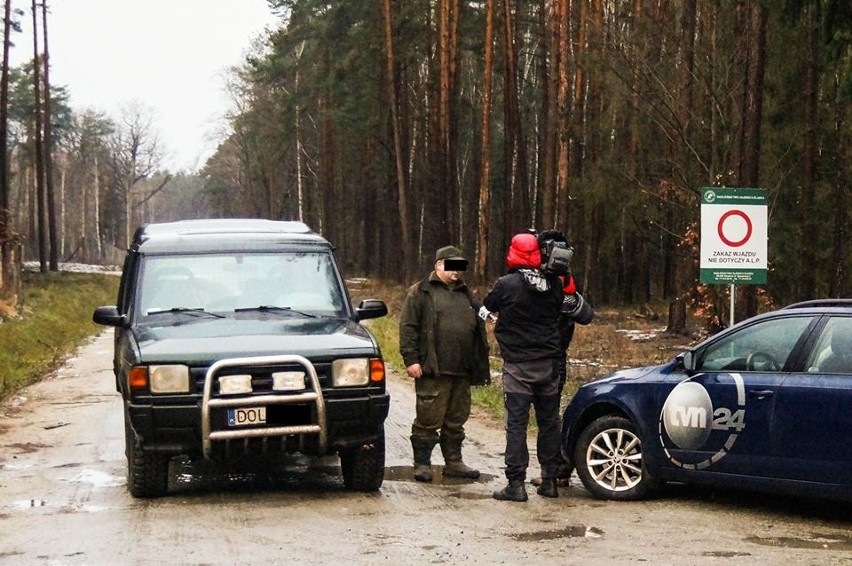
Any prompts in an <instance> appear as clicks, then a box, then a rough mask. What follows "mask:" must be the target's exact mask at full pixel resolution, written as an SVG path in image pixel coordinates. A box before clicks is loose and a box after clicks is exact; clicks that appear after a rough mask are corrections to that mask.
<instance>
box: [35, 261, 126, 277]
mask: <svg viewBox="0 0 852 566" xmlns="http://www.w3.org/2000/svg"><path fill="white" fill-rule="evenodd" d="M58 267H59V271H68V272H72V273H108V274H110V275H121V267H119V266H117V265H90V264H86V263H59V266H58ZM40 268H41V265H40V264H39V262H37V261H25V262H24V270H25V271H39V269H40Z"/></svg>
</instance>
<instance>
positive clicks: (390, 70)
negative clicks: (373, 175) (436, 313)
mask: <svg viewBox="0 0 852 566" xmlns="http://www.w3.org/2000/svg"><path fill="white" fill-rule="evenodd" d="M383 11H384V20H385V22H384V23H385V49H386V51H387V59H386V63H387V66H386V67H385V74H386V78H385V80H386V83H387V96H388V104H389V105H390V116H391V117H390V120H391V132H392V133H393V149H394V166H395V170H396V194H397V212H398V215H399V227H400V236H401V241H400V242H399V244H400V245H401V246H402V271H403V276H404V279H403V280H408V274H409V273H411V272H413V270H414V268H415V267H416V266H415V265H414V264H413V262H412V261H411V233H410V232H409V229H410V226H411V222H410V221H409V216H408V195H407V194H406V188H405V187H406V178H405V165H404V163H403V154H402V125H401V124H400V118H399V97H398V95H397V90H396V80H397V79H396V77H397V73H396V60H395V56H394V48H393V10H392V7H391V0H384V10H383Z"/></svg>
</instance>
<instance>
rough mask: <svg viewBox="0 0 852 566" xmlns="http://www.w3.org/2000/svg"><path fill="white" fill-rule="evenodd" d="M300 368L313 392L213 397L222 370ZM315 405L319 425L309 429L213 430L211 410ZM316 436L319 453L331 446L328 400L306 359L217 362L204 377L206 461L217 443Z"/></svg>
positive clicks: (265, 357) (283, 358)
mask: <svg viewBox="0 0 852 566" xmlns="http://www.w3.org/2000/svg"><path fill="white" fill-rule="evenodd" d="M294 363H296V364H299V365H301V366H302V367H304V368H305V370H306V373H307V375H308V377H309V380H310V385H311V388H312V389H313V391H312V392H306V393H290V394H286V395H274V394H273V395H256V396H253V397H234V398H232V399H229V398H221V397H216V398H213V397H212V392H213V380H214V379H215V378H216V376H217V373H218V372H219V371H220V370H222V368H227V367H235V366H237V367H243V366H255V367H256V366H268V365H278V364H294ZM296 403H299V404H305V403H313V404H314V405H316V415H317V418H316V421H317V422H315V423H312V424H307V425H294V426H275V427H265V428H252V429H242V430H217V431H211V430H210V410H211V409H227V408H237V407H247V406H251V407H258V406H264V407H265V406H268V405H288V404H296ZM304 434H316V435H318V437H319V440H318V442H319V450H320V453H325V451H326V448H327V446H328V425H327V419H326V412H325V399H324V398H323V396H322V389H320V383H319V378H318V377H317V372H316V370H315V369H314V365H313V364H312V363H311V362H310V361H309V360H308V359H307V358H305V357H303V356H297V355H281V356H258V357H253V358H229V359H224V360H219V361H218V362H215V363H214V364H213V365H211V366H210V368H209V369H208V370H207V374H206V376H205V377H204V393H203V395H202V397H201V443H202V448H203V450H204V457H205V458H210V453H211V451H212V446H213V441H214V440H233V439H244V438H261V437H283V436H288V435H304Z"/></svg>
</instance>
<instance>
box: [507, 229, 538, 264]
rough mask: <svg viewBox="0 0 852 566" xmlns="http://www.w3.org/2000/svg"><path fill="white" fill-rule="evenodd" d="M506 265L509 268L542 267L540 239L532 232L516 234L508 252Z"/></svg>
mask: <svg viewBox="0 0 852 566" xmlns="http://www.w3.org/2000/svg"><path fill="white" fill-rule="evenodd" d="M506 267H508V268H509V269H520V268H524V267H526V268H532V269H538V268H539V267H541V250H539V248H538V239H536V237H535V236H533V235H532V234H515V236H514V237H513V238H512V243H511V245H510V246H509V252H508V253H507V254H506Z"/></svg>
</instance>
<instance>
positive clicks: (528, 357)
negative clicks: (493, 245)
mask: <svg viewBox="0 0 852 566" xmlns="http://www.w3.org/2000/svg"><path fill="white" fill-rule="evenodd" d="M483 304H484V305H485V308H487V309H488V310H489V311H491V312H493V313H497V314H498V318H497V325H496V326H495V328H494V336H495V337H496V338H497V343H498V344H499V345H500V354H501V355H502V356H503V359H504V360H505V361H507V362H525V361H532V360H540V359H543V358H558V357H560V356H562V354H563V351H564V348H563V347H562V340H561V333H560V329H559V315H560V307H561V305H562V285H561V282H560V281H559V279H558V277H556V276H549V275H545V274H544V273H542V271H541V270H538V269H517V270H513V271H510V272H509V273H507V274H506V275H504V276H502V277H500V278H499V279H498V280H497V282H496V283H495V284H494V286H493V287H492V288H491V290H490V291H489V292H488V295H486V297H485V300H484V301H483Z"/></svg>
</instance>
